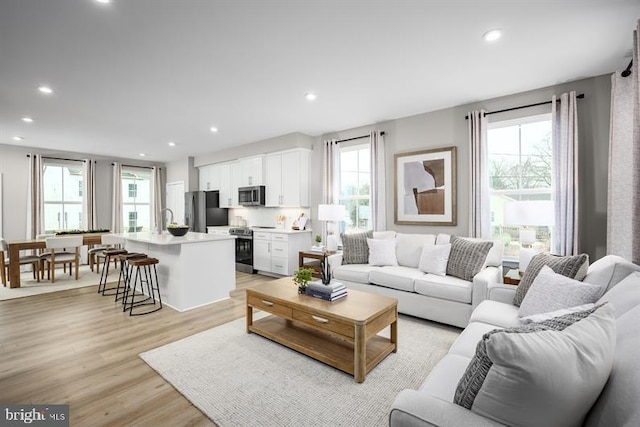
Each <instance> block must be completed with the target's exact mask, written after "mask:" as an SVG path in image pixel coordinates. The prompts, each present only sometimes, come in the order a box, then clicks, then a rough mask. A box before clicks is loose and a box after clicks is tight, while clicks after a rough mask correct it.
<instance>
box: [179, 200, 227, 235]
mask: <svg viewBox="0 0 640 427" xmlns="http://www.w3.org/2000/svg"><path fill="white" fill-rule="evenodd" d="M228 211H229V210H228V209H225V208H221V207H220V193H219V192H218V191H190V192H187V193H184V221H185V224H186V225H188V226H190V227H191V231H196V232H200V233H206V232H207V227H208V226H215V225H229V212H228Z"/></svg>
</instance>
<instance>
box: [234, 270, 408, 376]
mask: <svg viewBox="0 0 640 427" xmlns="http://www.w3.org/2000/svg"><path fill="white" fill-rule="evenodd" d="M254 308H255V309H258V310H262V311H266V312H268V313H271V314H272V316H267V317H264V318H262V319H259V320H255V321H254V320H253V309H254ZM387 326H390V329H391V331H390V332H391V333H390V338H385V337H382V336H379V335H377V334H378V332H380V331H381V330H383V329H384V328H386V327H387ZM251 332H253V333H255V334H258V335H261V336H263V337H265V338H268V339H270V340H272V341H275V342H277V343H280V344H282V345H284V346H286V347H289V348H291V349H294V350H296V351H299V352H300V353H303V354H306V355H307V356H309V357H312V358H314V359H316V360H319V361H321V362H323V363H326V364H327V365H330V366H333V367H334V368H337V369H340V370H341V371H344V372H346V373H348V374H351V375H353V376H354V378H355V380H356V381H357V382H359V383H361V382H363V381H364V379H365V375H366V374H367V372H369V371H370V370H371V369H373V368H374V367H375V366H376V365H377V364H378V363H380V362H381V361H382V360H383V359H384V358H385V357H386V356H387V355H388V354H389V353H391V352H394V353H395V352H396V351H397V350H398V300H396V299H395V298H389V297H384V296H380V295H376V294H371V293H368V292H360V291H356V290H352V289H349V294H348V295H347V296H346V297H345V298H341V299H339V300H337V301H333V302H329V301H323V300H320V299H317V298H313V297H310V296H307V295H301V294H298V288H297V286H296V285H295V284H294V283H293V281H292V279H291V278H290V277H286V278H283V279H278V280H274V281H271V282H267V283H263V284H260V285H257V286H254V287H251V288H247V333H251Z"/></svg>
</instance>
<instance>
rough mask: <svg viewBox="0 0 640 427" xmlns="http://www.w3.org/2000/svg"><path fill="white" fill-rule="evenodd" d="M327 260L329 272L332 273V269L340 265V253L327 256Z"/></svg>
mask: <svg viewBox="0 0 640 427" xmlns="http://www.w3.org/2000/svg"><path fill="white" fill-rule="evenodd" d="M327 262H328V263H329V268H330V270H331V274H333V269H334V268H336V267H337V266H339V265H342V254H341V253H339V254H333V255H329V256H327Z"/></svg>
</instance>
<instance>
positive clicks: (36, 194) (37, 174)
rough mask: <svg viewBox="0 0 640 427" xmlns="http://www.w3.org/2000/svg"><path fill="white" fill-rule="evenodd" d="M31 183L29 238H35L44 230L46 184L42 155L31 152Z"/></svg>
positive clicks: (28, 208) (28, 198)
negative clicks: (43, 179) (43, 176)
mask: <svg viewBox="0 0 640 427" xmlns="http://www.w3.org/2000/svg"><path fill="white" fill-rule="evenodd" d="M28 158H29V183H28V191H29V196H28V197H27V239H35V238H36V236H37V235H38V234H43V232H44V231H43V230H44V185H43V181H42V156H41V155H40V154H29V156H28Z"/></svg>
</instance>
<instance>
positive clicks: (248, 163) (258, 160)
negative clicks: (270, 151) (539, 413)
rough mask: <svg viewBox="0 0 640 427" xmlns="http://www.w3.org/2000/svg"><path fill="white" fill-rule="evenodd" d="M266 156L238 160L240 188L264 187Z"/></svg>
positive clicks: (238, 182)
mask: <svg viewBox="0 0 640 427" xmlns="http://www.w3.org/2000/svg"><path fill="white" fill-rule="evenodd" d="M263 164H264V156H256V157H247V158H244V159H240V160H238V176H237V184H238V187H251V186H254V185H263V184H264V176H263V170H264V168H263Z"/></svg>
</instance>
